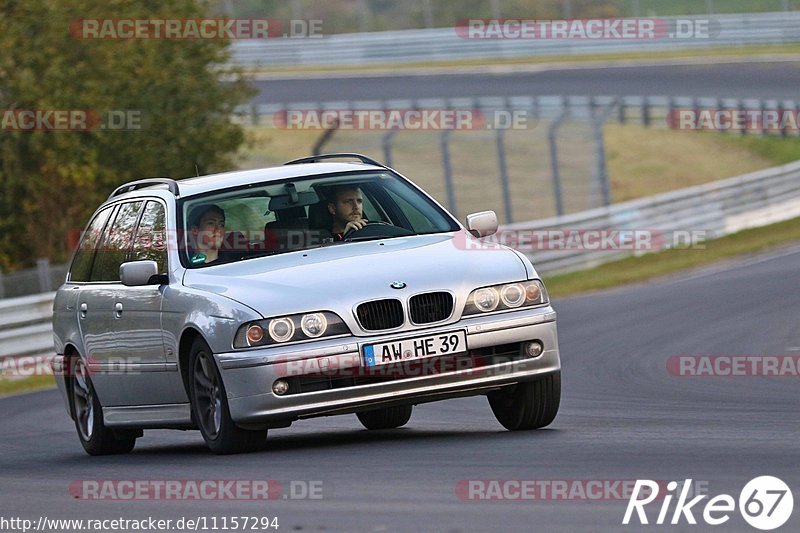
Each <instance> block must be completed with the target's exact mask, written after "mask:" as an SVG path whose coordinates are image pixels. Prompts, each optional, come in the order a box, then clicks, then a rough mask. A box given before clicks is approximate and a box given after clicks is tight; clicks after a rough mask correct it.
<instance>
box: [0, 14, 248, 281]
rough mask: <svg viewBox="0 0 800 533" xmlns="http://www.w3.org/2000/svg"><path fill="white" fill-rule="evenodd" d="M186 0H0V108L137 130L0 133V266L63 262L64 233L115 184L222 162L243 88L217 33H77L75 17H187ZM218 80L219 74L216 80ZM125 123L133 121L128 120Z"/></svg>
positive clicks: (234, 140) (226, 163) (237, 131)
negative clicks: (137, 36) (110, 36)
mask: <svg viewBox="0 0 800 533" xmlns="http://www.w3.org/2000/svg"><path fill="white" fill-rule="evenodd" d="M207 8H208V6H207V5H206V4H205V3H202V2H197V1H195V0H159V1H155V0H152V1H144V2H136V3H133V2H127V1H124V0H63V1H59V2H50V1H48V0H0V27H2V28H3V31H2V32H0V110H22V109H27V110H92V112H97V113H98V114H99V116H100V117H101V118H102V119H105V118H107V116H108V114H109V113H110V112H114V113H116V114H117V115H119V114H120V113H123V114H124V113H126V112H132V116H133V117H134V118H135V117H139V118H140V124H139V125H138V129H126V130H116V129H101V128H96V129H91V130H90V131H39V132H31V131H11V130H10V129H9V128H5V129H3V128H0V268H3V269H4V270H12V269H15V268H20V267H23V266H27V265H29V264H31V263H33V262H34V261H35V260H36V258H38V257H47V258H50V259H51V260H53V261H56V262H63V261H65V260H67V259H68V257H69V255H70V252H71V251H70V250H68V246H67V242H66V241H67V239H66V237H67V235H69V234H70V232H73V233H74V231H75V230H81V229H82V228H83V226H84V224H85V223H86V220H87V218H88V216H89V215H90V214H91V212H92V210H93V209H95V208H96V207H97V205H98V204H99V203H100V202H101V201H102V200H103V199H104V198H105V197H107V196H108V194H109V193H110V192H111V190H112V189H113V188H114V187H115V186H116V185H118V184H120V183H123V182H125V181H130V180H133V179H138V178H142V177H147V176H172V177H176V178H180V177H185V176H190V175H194V174H195V165H196V166H197V168H199V170H200V172H201V173H210V172H213V171H217V170H223V169H227V168H230V166H231V159H230V156H231V154H232V153H233V152H234V151H235V150H236V149H237V148H238V147H239V145H240V144H241V143H242V141H243V139H244V135H243V132H242V130H241V128H240V127H239V126H238V125H236V124H234V123H233V122H232V121H231V117H232V113H233V110H234V107H235V106H236V105H238V104H240V103H243V102H245V101H247V99H248V98H249V97H250V96H251V93H250V90H249V89H248V87H247V86H246V84H245V82H244V81H243V80H242V78H241V76H240V75H239V73H237V72H235V71H231V70H229V69H228V68H227V67H225V66H224V63H225V61H226V57H227V56H226V48H227V44H228V43H227V42H226V41H222V40H97V39H90V40H82V39H79V38H76V37H75V36H74V35H72V34H71V33H70V24H72V23H74V22H75V21H76V20H78V19H82V18H169V19H176V18H198V17H204V16H208V15H207ZM223 79H224V80H225V81H221V80H223ZM128 126H129V127H130V126H133V127H134V128H136V127H137V125H136V123H135V122H132V123H130V124H128Z"/></svg>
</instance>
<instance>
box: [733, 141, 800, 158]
mask: <svg viewBox="0 0 800 533" xmlns="http://www.w3.org/2000/svg"><path fill="white" fill-rule="evenodd" d="M728 142H730V143H731V144H733V145H735V146H740V147H742V148H743V149H745V150H746V151H748V152H750V153H752V154H755V155H758V156H760V157H763V158H766V159H768V160H769V161H771V162H772V163H774V164H775V165H786V164H788V163H791V162H793V161H797V160H798V159H800V137H787V138H785V139H784V138H781V137H777V136H775V137H736V136H732V135H729V136H728Z"/></svg>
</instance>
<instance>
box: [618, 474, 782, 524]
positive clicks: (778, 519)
mask: <svg viewBox="0 0 800 533" xmlns="http://www.w3.org/2000/svg"><path fill="white" fill-rule="evenodd" d="M691 486H692V480H691V479H687V480H686V481H685V482H684V483H682V484H678V482H676V481H670V482H669V483H667V486H666V494H663V493H661V491H660V490H659V483H657V482H656V481H652V480H649V479H644V480H643V479H637V480H636V484H635V485H634V487H633V493H632V494H631V497H630V500H628V508H627V509H626V510H625V516H624V518H623V519H622V523H623V524H624V525H628V524H631V523H633V524H636V522H637V520H638V523H639V524H642V525H647V524H650V523H651V522H650V520H652V516H650V517H649V518H648V515H647V513H646V512H645V507H646V506H647V505H648V504H650V503H652V502H654V501H656V500H661V506H660V510H659V511H658V517H657V518H656V519H655V522H652V523H653V524H658V525H662V524H672V525H677V524H683V523H685V524H691V525H697V518H696V517H695V513H696V514H698V515H699V517H700V518H702V520H703V521H704V522H705V523H706V524H708V525H711V526H719V525H722V524H725V523H726V522H728V520H730V519H731V515H733V514H734V513H735V512H736V510H737V503H738V511H739V513H740V514H741V515H742V518H744V520H745V522H747V523H748V524H750V525H751V526H753V527H754V528H756V529H761V530H763V531H767V530H772V529H776V528H779V527H781V526H782V525H783V524H785V523H786V521H787V520H789V518H790V517H791V516H792V509H793V508H794V497H793V496H792V491H791V489H790V488H789V486H788V485H787V484H786V483H784V482H783V481H782V480H780V479H778V478H776V477H773V476H759V477H757V478H753V479H751V480H750V481H749V482H748V483H747V484H746V485H745V486H744V488H743V489H742V491H741V492H740V493H739V500H738V502H737V501H736V500H735V499H734V497H733V496H731V495H729V494H719V495H717V496H714V497H713V498H711V499H709V500H708V501H706V502H704V503H705V505H702V504H701V502H702V501H703V500H704V499H705V498H708V495H707V494H701V495H699V496H695V497H693V498H692V499H689V496H690V494H689V490H690V487H691ZM676 496H677V501H676V502H675V506H674V508H672V509H671V507H672V502H673V500H675V497H676ZM670 511H671V512H670Z"/></svg>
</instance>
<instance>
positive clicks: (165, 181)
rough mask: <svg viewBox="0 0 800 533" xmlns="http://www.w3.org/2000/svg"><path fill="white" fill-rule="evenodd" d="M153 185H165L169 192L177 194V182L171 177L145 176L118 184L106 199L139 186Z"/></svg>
mask: <svg viewBox="0 0 800 533" xmlns="http://www.w3.org/2000/svg"><path fill="white" fill-rule="evenodd" d="M153 185H166V186H167V187H168V188H169V192H171V193H172V194H174V195H175V196H178V194H179V191H178V182H177V181H175V180H174V179H172V178H145V179H143V180H136V181H131V182H129V183H126V184H125V185H120V186H119V187H117V188H116V189H114V192H112V193H111V194H110V195H109V197H108V199H109V200H110V199H112V198H114V197H115V196H119V195H120V194H124V193H126V192H131V191H135V190H136V189H138V188H141V187H152V186H153Z"/></svg>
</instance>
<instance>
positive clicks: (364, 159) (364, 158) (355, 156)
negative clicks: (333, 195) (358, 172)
mask: <svg viewBox="0 0 800 533" xmlns="http://www.w3.org/2000/svg"><path fill="white" fill-rule="evenodd" d="M338 158H350V159H358V160H359V161H361V162H362V163H366V164H368V165H375V166H376V167H382V168H386V165H384V164H383V163H378V162H377V161H375V160H374V159H372V158H371V157H367V156H365V155H361V154H351V153H341V154H319V155H312V156H309V157H301V158H300V159H293V160H292V161H287V162H286V163H284V165H299V164H301V163H318V162H319V161H322V160H323V159H338Z"/></svg>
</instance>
